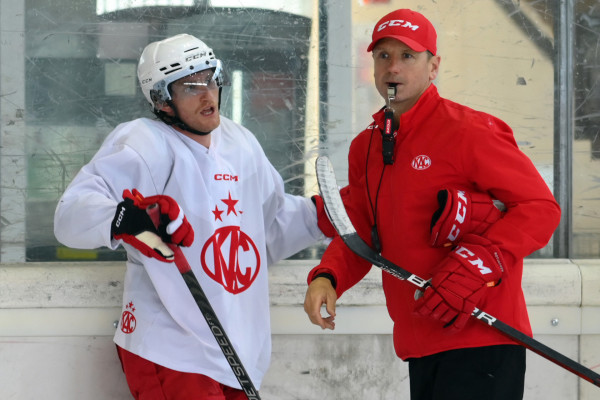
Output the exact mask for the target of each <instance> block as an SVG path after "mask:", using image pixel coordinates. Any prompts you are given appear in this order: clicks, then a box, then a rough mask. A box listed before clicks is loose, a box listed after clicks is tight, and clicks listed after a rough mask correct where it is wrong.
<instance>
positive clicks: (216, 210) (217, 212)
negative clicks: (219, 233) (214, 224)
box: [212, 206, 223, 221]
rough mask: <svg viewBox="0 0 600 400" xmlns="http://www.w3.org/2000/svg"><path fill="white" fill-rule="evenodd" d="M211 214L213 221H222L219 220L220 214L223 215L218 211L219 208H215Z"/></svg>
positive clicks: (221, 211)
mask: <svg viewBox="0 0 600 400" xmlns="http://www.w3.org/2000/svg"><path fill="white" fill-rule="evenodd" d="M212 213H213V214H215V221H216V220H219V221H223V219H222V218H221V214H223V210H219V207H217V206H215V209H214V210H213V211H212Z"/></svg>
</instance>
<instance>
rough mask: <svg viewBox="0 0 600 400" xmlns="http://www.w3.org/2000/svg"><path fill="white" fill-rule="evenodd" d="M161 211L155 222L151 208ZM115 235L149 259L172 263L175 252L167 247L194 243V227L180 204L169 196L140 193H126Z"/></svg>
mask: <svg viewBox="0 0 600 400" xmlns="http://www.w3.org/2000/svg"><path fill="white" fill-rule="evenodd" d="M150 206H152V207H155V208H154V209H155V210H158V212H157V213H156V216H155V217H156V218H155V219H154V220H153V219H152V218H151V216H150V215H149V213H148V209H149V207H150ZM111 234H112V236H113V237H114V238H115V239H117V240H123V241H124V242H125V243H128V244H130V245H132V246H133V247H135V248H136V249H138V250H139V251H140V252H142V253H143V254H144V255H146V256H148V257H153V258H156V259H158V260H161V261H166V262H172V261H173V260H174V256H173V251H172V250H171V249H170V248H169V246H168V245H167V244H175V245H178V246H190V245H191V244H192V242H193V241H194V231H193V229H192V226H191V225H190V224H189V222H188V221H187V218H186V217H185V216H184V215H183V211H182V210H181V208H180V207H179V205H178V204H177V202H176V201H175V200H174V199H173V198H171V197H169V196H165V195H156V196H150V197H146V198H145V197H144V196H142V195H141V194H140V193H139V192H138V191H137V190H136V189H133V192H130V191H129V190H125V191H123V201H122V202H121V203H119V204H118V205H117V210H116V212H115V216H114V218H113V221H112V224H111Z"/></svg>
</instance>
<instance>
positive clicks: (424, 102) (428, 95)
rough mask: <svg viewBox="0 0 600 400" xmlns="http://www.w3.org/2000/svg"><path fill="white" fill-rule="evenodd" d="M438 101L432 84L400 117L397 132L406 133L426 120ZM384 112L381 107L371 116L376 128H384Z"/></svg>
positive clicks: (437, 95) (383, 108)
mask: <svg viewBox="0 0 600 400" xmlns="http://www.w3.org/2000/svg"><path fill="white" fill-rule="evenodd" d="M439 99H440V95H439V93H438V90H437V87H436V86H435V85H434V84H433V83H432V84H431V85H429V87H428V88H427V89H426V90H425V92H423V94H422V95H421V97H419V100H417V102H416V103H415V105H414V106H413V107H412V108H411V109H410V110H408V111H406V112H405V113H404V114H402V115H401V116H400V128H399V130H400V131H406V130H407V129H410V128H411V127H413V126H415V125H417V124H420V123H421V122H422V121H423V120H424V119H426V118H428V117H429V115H430V113H431V112H432V111H433V110H434V109H435V107H436V105H437V103H438V101H439ZM384 110H385V107H382V108H381V109H380V110H379V111H377V112H376V113H375V114H373V120H374V121H375V124H376V125H377V126H378V127H383V126H384V123H383V122H384V121H383V118H384V115H383V114H384Z"/></svg>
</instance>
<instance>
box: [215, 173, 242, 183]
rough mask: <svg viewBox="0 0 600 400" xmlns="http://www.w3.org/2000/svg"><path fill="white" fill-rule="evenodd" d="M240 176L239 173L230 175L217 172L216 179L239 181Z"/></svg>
mask: <svg viewBox="0 0 600 400" xmlns="http://www.w3.org/2000/svg"><path fill="white" fill-rule="evenodd" d="M238 180H239V178H238V177H237V175H229V174H215V181H233V182H237V181H238Z"/></svg>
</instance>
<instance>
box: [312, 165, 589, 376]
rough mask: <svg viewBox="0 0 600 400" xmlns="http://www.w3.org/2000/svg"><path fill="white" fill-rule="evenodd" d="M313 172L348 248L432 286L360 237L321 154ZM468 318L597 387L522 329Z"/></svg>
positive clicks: (481, 315)
mask: <svg viewBox="0 0 600 400" xmlns="http://www.w3.org/2000/svg"><path fill="white" fill-rule="evenodd" d="M316 172H317V181H318V183H319V189H320V191H321V196H322V197H323V203H324V204H325V211H326V212H327V215H328V216H329V220H330V221H331V223H332V225H333V226H334V227H335V230H336V231H337V232H338V234H339V235H340V237H341V238H342V240H343V241H344V243H345V244H346V246H348V248H349V249H350V250H352V251H353V252H354V253H356V254H357V255H358V256H360V257H361V258H364V259H365V260H367V261H369V262H371V263H372V264H373V265H375V266H377V267H379V268H381V269H382V270H384V271H385V272H388V273H389V274H391V275H393V276H395V277H396V278H398V279H401V280H406V281H409V282H410V283H412V284H413V285H415V286H417V287H419V288H420V289H426V288H427V287H429V286H431V284H430V282H429V281H427V280H425V279H423V278H420V277H418V276H417V275H414V274H412V273H410V272H408V271H407V270H405V269H403V268H401V267H399V266H397V265H396V264H394V263H393V262H391V261H390V260H387V259H385V258H384V257H382V256H381V255H380V254H378V253H377V252H375V251H374V250H373V249H371V248H370V247H369V245H367V244H366V243H365V242H364V241H363V240H362V239H361V237H360V236H359V235H358V233H357V232H356V230H355V229H354V226H353V225H352V222H351V221H350V218H349V217H348V214H347V213H346V209H345V207H344V203H343V202H342V197H341V196H340V192H339V188H338V185H337V182H336V178H335V173H334V170H333V167H332V165H331V162H330V161H329V159H328V158H327V157H325V156H321V157H318V158H317V161H316ZM471 317H473V318H476V319H477V320H478V321H481V322H483V323H486V324H488V325H489V326H491V327H492V328H495V329H497V330H498V331H500V332H501V333H503V334H504V335H506V336H508V337H509V338H511V339H513V340H514V341H515V342H517V343H519V344H520V345H522V346H524V347H526V348H528V349H529V350H531V351H533V352H534V353H536V354H538V355H540V356H542V357H544V358H546V359H547V360H549V361H552V362H553V363H555V364H557V365H560V366H561V367H563V368H565V369H566V370H568V371H570V372H572V373H574V374H575V375H577V376H579V377H580V378H582V379H585V380H586V381H588V382H591V383H593V384H594V385H596V386H598V387H600V375H599V374H597V373H596V372H594V371H592V370H591V369H589V368H586V367H584V366H583V365H581V364H579V363H577V362H575V361H573V360H571V359H570V358H568V357H566V356H564V355H563V354H561V353H559V352H557V351H556V350H553V349H551V348H550V347H548V346H546V345H544V344H542V343H540V342H538V341H537V340H535V339H533V338H531V337H529V336H527V335H526V334H524V333H523V332H521V331H519V330H517V329H515V328H513V327H511V326H510V325H507V324H506V323H504V322H502V321H500V320H498V319H497V318H495V317H493V316H491V315H490V314H488V313H486V312H484V311H482V310H480V309H478V308H475V309H474V310H473V313H472V314H471Z"/></svg>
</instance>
